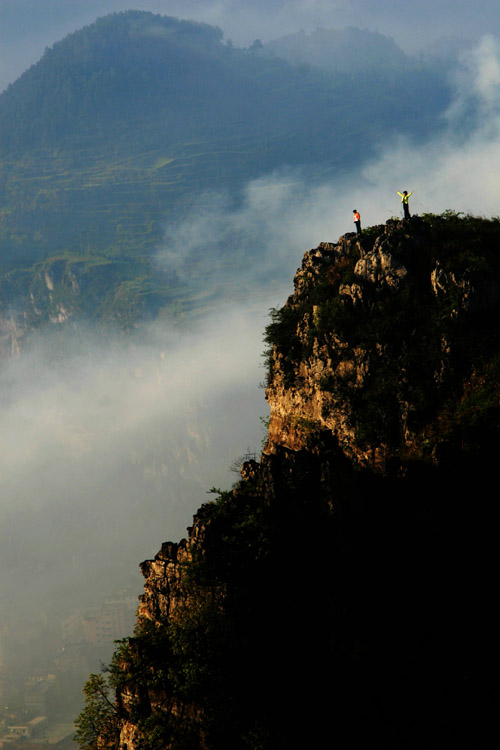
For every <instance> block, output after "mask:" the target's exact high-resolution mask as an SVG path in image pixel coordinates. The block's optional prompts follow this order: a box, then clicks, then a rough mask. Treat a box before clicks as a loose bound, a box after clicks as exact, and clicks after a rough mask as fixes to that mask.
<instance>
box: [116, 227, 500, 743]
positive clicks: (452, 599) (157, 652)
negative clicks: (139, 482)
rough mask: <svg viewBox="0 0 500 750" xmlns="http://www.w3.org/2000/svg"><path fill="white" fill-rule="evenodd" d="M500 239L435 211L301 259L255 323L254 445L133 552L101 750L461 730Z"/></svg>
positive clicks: (499, 349)
mask: <svg viewBox="0 0 500 750" xmlns="http://www.w3.org/2000/svg"><path fill="white" fill-rule="evenodd" d="M499 246H500V223H499V222H494V221H493V222H488V221H485V220H476V219H471V218H469V217H465V218H463V219H461V218H459V217H457V216H454V215H446V216H444V217H434V216H429V217H425V219H418V218H416V219H413V220H411V221H408V222H399V221H391V222H388V223H387V224H386V225H385V226H381V227H375V228H372V229H371V230H369V231H368V232H366V233H364V234H363V235H361V237H357V236H355V235H346V236H344V237H341V238H340V240H339V242H338V243H336V244H333V243H323V244H322V245H320V246H319V247H318V248H316V249H315V250H311V251H309V252H308V253H306V255H305V256H304V260H303V263H302V266H301V268H300V269H299V270H298V272H297V275H296V277H295V291H294V293H293V294H292V296H291V297H290V298H289V299H288V301H287V302H286V304H285V306H284V307H283V308H282V309H281V310H277V311H274V312H273V314H272V321H271V324H270V325H269V327H268V331H267V343H268V345H269V350H268V363H269V380H268V388H267V397H268V399H269V403H270V407H271V417H270V424H269V435H268V441H267V444H266V446H265V448H264V451H263V453H262V456H261V460H260V462H256V461H254V460H250V461H246V462H245V463H244V464H243V466H242V472H241V475H242V480H241V481H240V482H239V483H238V484H237V485H236V486H235V487H234V488H233V489H232V490H231V491H229V492H222V493H219V492H217V491H216V495H217V499H216V500H215V501H212V502H209V503H205V504H203V505H202V506H201V508H200V510H199V511H198V513H197V514H196V516H195V518H194V521H193V525H192V527H191V528H190V529H188V538H187V540H182V541H181V542H179V543H178V544H174V543H170V542H169V543H165V544H163V545H162V548H161V550H160V552H159V553H158V555H157V556H156V557H155V559H154V560H148V561H146V562H144V563H143V564H142V566H141V570H142V572H143V575H144V577H145V589H144V595H143V596H142V598H141V604H140V608H139V619H138V626H137V629H136V633H135V636H134V638H132V639H130V640H129V641H128V642H127V643H125V644H124V645H123V646H122V648H121V651H120V652H119V654H118V656H117V659H116V662H115V672H114V686H115V690H116V712H115V715H114V717H113V720H112V727H113V732H114V734H113V738H114V739H113V741H112V742H111V743H110V742H109V741H107V740H105V735H106V732H108V735H106V736H109V725H108V726H107V728H106V732H103V733H102V735H101V736H102V738H103V742H102V746H103V747H109V748H111V747H119V748H120V750H139V749H140V748H141V749H142V748H145V747H147V748H158V750H159V748H169V749H171V750H181V748H185V747H190V748H199V749H200V750H211V749H212V748H213V750H219V749H220V748H225V747H231V748H254V749H255V750H257V748H261V749H262V748H265V749H266V750H275V748H281V747H283V748H285V747H308V746H316V745H318V746H319V745H320V744H321V743H323V744H324V738H325V737H329V741H330V740H331V744H335V745H337V746H339V747H342V748H357V747H365V746H367V745H368V744H373V741H374V740H375V741H377V742H381V743H383V744H384V746H386V747H390V748H401V747H408V748H417V747H427V746H436V745H437V744H439V745H440V744H442V743H449V741H450V738H453V739H455V738H456V739H458V737H460V738H461V740H462V741H464V739H465V742H466V744H471V746H472V745H474V743H476V744H477V741H478V740H477V737H478V734H477V733H478V732H479V733H480V732H481V731H482V730H483V728H484V727H485V726H486V725H487V721H488V716H487V714H488V709H487V708H486V709H485V706H487V705H488V701H487V693H488V688H486V685H485V682H484V680H483V679H482V677H481V673H482V666H483V665H484V663H485V660H486V659H487V654H488V653H489V650H490V648H491V645H492V642H493V637H494V630H495V628H494V626H493V625H492V622H493V618H492V609H493V605H492V604H490V602H491V601H492V597H491V595H490V594H491V589H492V587H493V585H494V582H493V572H492V571H493V570H495V565H494V553H493V550H494V549H495V542H494V540H493V533H494V532H493V529H494V528H496V526H495V522H494V521H495V516H496V512H495V509H494V505H495V503H494V502H493V498H492V495H491V492H489V491H487V490H486V489H485V488H486V487H488V486H489V485H490V483H491V484H493V482H494V479H495V472H496V468H495V467H496V456H497V455H498V450H499V448H500V439H499V438H500V429H499V428H500V408H499V403H500V385H499V384H500V329H499V326H498V317H499V312H500V310H499V294H498V290H499V289H500V257H498V247H499ZM278 696H279V700H278V699H277V698H278ZM480 717H481V721H480V720H479V719H480ZM479 725H481V726H480V729H478V726H479ZM429 737H431V738H432V739H431V742H430V744H429ZM479 742H480V741H479ZM113 743H114V744H113ZM480 744H481V742H480Z"/></svg>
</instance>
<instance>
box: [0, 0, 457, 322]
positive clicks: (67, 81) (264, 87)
mask: <svg viewBox="0 0 500 750" xmlns="http://www.w3.org/2000/svg"><path fill="white" fill-rule="evenodd" d="M448 99H449V90H448V87H447V84H446V82H445V81H444V79H443V78H442V77H440V73H439V72H436V71H433V70H429V69H426V68H425V67H419V66H418V65H417V66H414V67H413V68H411V70H410V69H408V68H405V70H404V71H402V70H399V68H398V67H397V66H396V67H395V68H394V69H393V70H392V71H391V75H390V76H387V77H384V76H380V77H379V78H378V79H376V80H375V79H373V78H371V77H370V76H369V75H368V73H367V75H364V76H358V75H352V74H350V73H348V72H345V71H344V72H338V73H337V74H336V75H330V74H327V73H325V72H322V71H319V70H316V69H314V68H305V67H304V66H294V65H291V64H290V63H288V62H286V61H284V60H282V59H279V58H276V59H266V58H265V57H263V56H262V55H261V54H259V53H258V51H256V50H252V49H249V50H245V49H236V48H233V47H232V46H231V45H230V44H224V43H223V40H222V32H221V31H220V30H219V29H216V28H213V27H210V26H208V25H206V24H199V23H194V22H191V21H179V20H177V19H173V18H168V17H163V16H159V15H154V14H152V13H146V12H142V11H127V12H123V13H116V14H112V15H110V16H106V17H104V18H101V19H99V20H97V21H96V22H95V23H94V24H91V25H90V26H87V27H85V28H83V29H81V30H80V31H77V32H74V33H73V34H70V35H69V36H68V37H66V38H65V39H63V40H62V41H61V42H58V43H57V44H55V45H54V46H53V47H52V48H51V49H49V50H47V51H46V53H45V55H44V56H43V58H42V59H41V60H40V61H39V62H38V63H37V64H36V65H34V66H32V67H31V68H30V69H29V70H28V71H26V72H25V73H24V74H23V75H22V76H21V77H20V78H19V79H18V80H17V81H16V82H15V83H14V84H12V85H11V86H9V87H8V89H7V90H6V91H5V92H4V93H3V94H2V95H1V96H0V115H1V118H2V130H1V133H0V148H1V152H2V160H3V169H2V172H1V174H0V188H1V194H2V196H3V198H2V202H1V204H0V272H2V271H3V272H7V271H16V270H19V269H23V272H24V271H25V270H27V269H29V268H32V269H33V273H34V274H36V272H37V271H36V269H35V264H36V263H39V262H44V261H45V260H47V259H50V258H59V257H61V255H63V256H65V257H70V258H75V257H78V256H82V255H84V256H91V257H97V258H106V259H107V260H108V261H109V262H110V263H116V262H120V263H126V264H128V266H129V268H131V267H132V266H134V264H136V263H137V262H139V265H141V268H142V271H141V277H140V278H141V279H143V280H144V283H145V284H146V286H148V285H149V286H150V285H151V276H152V275H154V274H155V273H156V269H154V268H153V267H150V268H148V264H150V258H151V253H152V251H153V250H154V248H155V247H156V246H157V245H158V243H159V242H160V241H161V238H162V234H163V226H164V224H165V223H168V224H170V225H172V224H175V222H177V221H179V220H180V219H181V218H182V216H183V215H184V214H185V212H186V207H189V206H190V205H192V203H193V200H194V199H195V198H196V197H197V196H199V195H200V193H203V191H205V190H207V189H214V188H215V189H217V190H221V189H227V190H229V192H230V194H231V195H232V197H233V200H234V202H235V205H236V204H237V203H238V200H239V195H240V187H241V185H242V184H244V183H245V182H246V181H248V180H251V179H253V178H255V177H258V176H260V175H262V174H264V173H266V172H270V171H272V170H274V169H276V168H280V167H284V166H292V167H293V166H299V167H309V166H311V165H312V166H314V167H315V168H320V169H321V170H323V173H324V174H326V175H337V174H338V173H339V172H341V171H343V170H346V169H349V168H351V166H352V165H353V164H360V163H362V161H363V160H364V159H366V158H368V157H369V156H370V154H373V153H374V149H375V148H376V146H377V144H378V143H379V142H380V141H381V140H383V139H386V138H388V137H390V135H391V134H394V133H395V132H398V130H399V129H401V128H405V129H406V132H407V133H411V134H413V135H414V136H416V137H418V136H424V135H425V134H427V133H429V132H433V131H434V129H435V128H437V127H438V123H439V115H440V113H441V112H442V110H443V108H444V107H445V106H446V103H447V101H448ZM214 252H215V251H214ZM258 252H259V248H258V247H254V246H253V247H252V258H257V257H258ZM242 260H243V259H242ZM214 267H215V268H216V267H217V258H216V257H214ZM103 268H104V266H103ZM167 275H168V269H167ZM118 277H119V278H123V274H122V273H121V271H119V272H118V273H117V274H111V275H108V278H110V279H111V278H118ZM132 279H136V277H135V276H134V273H132V276H131V277H130V280H132ZM136 280H137V284H136V288H137V290H138V293H142V288H141V283H142V282H141V281H140V279H136ZM167 281H168V283H167V287H169V288H171V287H172V284H173V285H174V286H176V279H175V274H173V273H170V275H169V276H168V280H167ZM30 283H31V282H30ZM207 283H209V281H208V280H207ZM24 288H29V283H28V284H27V286H26V285H25V287H24ZM19 289H20V287H19ZM186 293H188V292H186ZM23 294H24V292H23ZM165 294H166V296H165V304H168V301H169V292H168V291H167V292H166V293H165ZM5 304H6V302H5V301H4V302H3V303H2V300H1V299H0V306H1V305H3V308H4V312H5ZM9 304H11V303H9ZM24 305H25V301H24V300H23V299H20V300H19V305H18V307H19V308H23V306H24ZM83 306H84V307H87V308H89V305H85V304H84V305H83ZM140 307H141V306H140V305H139V306H138V307H137V309H140ZM160 308H161V304H160V306H159V308H158V309H160ZM0 309H1V307H0ZM42 317H43V316H42Z"/></svg>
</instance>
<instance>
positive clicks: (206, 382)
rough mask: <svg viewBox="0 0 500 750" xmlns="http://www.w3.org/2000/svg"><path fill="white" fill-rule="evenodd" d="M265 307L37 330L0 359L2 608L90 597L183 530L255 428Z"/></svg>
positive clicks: (248, 444)
mask: <svg viewBox="0 0 500 750" xmlns="http://www.w3.org/2000/svg"><path fill="white" fill-rule="evenodd" d="M266 310H267V308H264V310H262V308H261V307H260V306H259V308H258V309H255V308H254V307H252V306H250V305H246V306H243V305H231V307H230V308H229V307H228V306H224V305H221V307H220V309H219V310H218V311H217V312H216V313H214V314H212V315H211V316H210V317H209V318H207V319H205V320H204V322H203V324H201V325H198V326H197V327H196V330H195V329H194V328H191V329H188V328H184V329H182V330H179V329H177V330H171V329H169V328H168V327H167V326H165V324H160V323H158V324H154V325H152V326H150V327H149V328H147V329H144V330H142V331H141V332H140V336H139V334H137V335H136V336H135V337H134V338H133V339H128V340H118V341H117V340H116V339H115V340H112V339H111V340H109V341H108V342H107V343H106V344H105V345H104V344H103V342H102V340H98V339H97V337H96V335H95V334H94V333H92V332H90V331H86V330H84V329H80V330H78V331H77V332H76V333H75V331H72V332H70V331H68V332H67V334H59V335H55V334H52V335H50V334H43V333H38V334H36V335H35V336H34V337H33V340H32V342H31V343H30V344H28V346H27V348H26V349H25V351H23V352H22V354H21V355H20V356H19V357H17V358H14V359H12V360H10V361H9V362H7V363H4V365H3V367H2V369H1V371H0V386H1V392H2V401H1V403H0V420H1V422H2V428H3V429H2V441H1V450H0V456H1V459H0V491H1V494H2V508H1V517H0V572H1V580H0V584H1V585H0V600H1V603H2V605H3V606H2V607H1V608H2V609H4V607H5V609H4V612H7V611H8V612H10V613H11V614H12V612H13V611H14V610H15V609H16V607H17V608H19V609H21V610H23V611H27V610H29V611H30V612H31V614H32V615H33V613H37V615H40V613H41V612H44V611H45V612H46V614H50V613H51V612H54V611H60V610H61V609H63V610H64V609H66V611H68V610H70V609H71V607H72V606H75V605H76V604H80V605H82V604H84V603H85V602H87V603H88V602H89V601H93V602H94V603H96V599H97V603H99V597H100V596H103V595H104V594H106V593H110V592H112V591H113V590H114V589H115V588H116V587H120V586H123V585H124V584H125V583H126V582H127V581H128V580H129V578H130V574H131V573H132V574H134V573H135V572H136V571H137V568H138V563H139V562H140V561H141V560H142V559H144V558H146V557H151V556H152V555H154V554H155V553H156V552H157V550H158V549H159V547H160V545H161V543H162V542H163V541H165V540H167V539H173V540H176V539H179V538H180V537H182V536H184V535H185V533H186V532H185V529H186V526H187V525H189V523H190V519H191V515H192V513H193V512H194V511H195V510H196V509H197V508H198V507H199V505H200V504H201V503H202V502H205V501H206V500H207V499H208V496H207V495H206V491H207V490H209V489H210V488H211V487H212V486H214V485H215V486H220V487H222V488H223V489H224V488H226V489H227V488H228V487H230V486H231V483H232V482H233V481H234V480H235V478H236V477H235V476H234V475H233V474H231V472H230V470H229V469H230V466H231V464H232V463H233V461H234V459H235V458H237V457H238V456H241V455H242V454H244V453H245V452H247V451H248V450H250V451H255V452H258V451H259V449H260V443H261V439H262V427H261V424H260V421H259V416H261V415H265V414H266V413H267V405H266V402H265V400H264V394H263V391H262V390H259V388H258V385H259V381H261V380H263V378H264V372H263V370H262V369H261V367H260V363H261V352H262V349H263V345H262V328H263V326H264V325H265V322H266ZM75 340H76V343H75ZM135 580H136V582H137V586H138V593H139V591H140V588H139V583H138V581H139V576H138V575H136V576H135ZM7 602H8V609H7Z"/></svg>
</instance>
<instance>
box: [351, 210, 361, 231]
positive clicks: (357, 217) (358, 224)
mask: <svg viewBox="0 0 500 750" xmlns="http://www.w3.org/2000/svg"><path fill="white" fill-rule="evenodd" d="M352 213H353V215H354V219H353V221H354V223H355V224H356V232H357V233H358V234H361V216H360V213H359V211H358V210H357V209H356V208H355V209H354V211H353V212H352Z"/></svg>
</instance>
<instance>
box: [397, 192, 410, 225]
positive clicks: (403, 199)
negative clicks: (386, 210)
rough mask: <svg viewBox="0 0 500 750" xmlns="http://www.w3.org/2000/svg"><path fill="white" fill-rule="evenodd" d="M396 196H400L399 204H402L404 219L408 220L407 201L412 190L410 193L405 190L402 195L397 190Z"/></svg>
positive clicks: (408, 209)
mask: <svg viewBox="0 0 500 750" xmlns="http://www.w3.org/2000/svg"><path fill="white" fill-rule="evenodd" d="M398 195H400V196H401V203H402V204H403V208H404V212H405V219H410V218H411V215H410V206H409V205H408V200H409V198H410V195H413V190H412V191H411V193H409V192H408V191H407V190H403V192H402V193H400V192H399V190H398Z"/></svg>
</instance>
